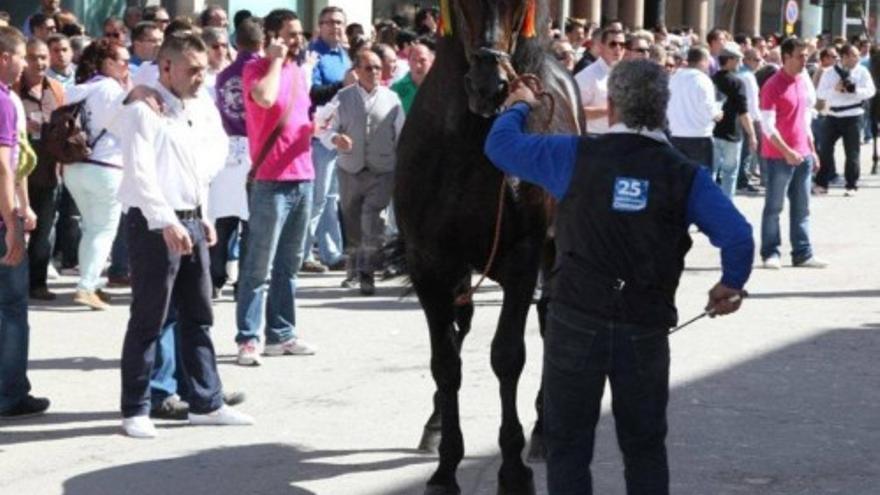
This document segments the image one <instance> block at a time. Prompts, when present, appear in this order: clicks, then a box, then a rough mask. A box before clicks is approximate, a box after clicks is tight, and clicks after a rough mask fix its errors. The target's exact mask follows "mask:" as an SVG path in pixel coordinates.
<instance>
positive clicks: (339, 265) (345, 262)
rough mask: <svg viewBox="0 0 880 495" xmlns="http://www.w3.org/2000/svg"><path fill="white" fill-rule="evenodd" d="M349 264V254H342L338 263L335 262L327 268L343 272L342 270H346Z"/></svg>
mask: <svg viewBox="0 0 880 495" xmlns="http://www.w3.org/2000/svg"><path fill="white" fill-rule="evenodd" d="M347 265H348V256H341V257H340V258H339V261H337V262H336V263H333V264H332V265H329V266H328V267H327V268H328V269H329V270H330V271H331V272H342V271H345V267H346V266H347Z"/></svg>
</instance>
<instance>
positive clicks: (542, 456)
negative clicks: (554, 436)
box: [526, 432, 547, 463]
mask: <svg viewBox="0 0 880 495" xmlns="http://www.w3.org/2000/svg"><path fill="white" fill-rule="evenodd" d="M526 459H527V460H528V461H529V462H533V463H534V462H539V463H540V462H545V461H546V460H547V446H546V445H544V435H542V434H541V433H538V432H532V441H531V442H530V443H529V455H528V456H527V457H526Z"/></svg>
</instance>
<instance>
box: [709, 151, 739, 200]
mask: <svg viewBox="0 0 880 495" xmlns="http://www.w3.org/2000/svg"><path fill="white" fill-rule="evenodd" d="M741 147H742V141H728V140H726V139H720V138H715V150H714V153H713V155H714V159H713V160H714V163H713V164H712V175H713V176H716V175H718V174H721V191H722V192H724V195H725V196H727V197H728V198H732V197H733V193H734V192H736V175H737V173H738V172H739V158H740V156H739V150H740V148H741Z"/></svg>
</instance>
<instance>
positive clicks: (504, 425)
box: [492, 248, 538, 495]
mask: <svg viewBox="0 0 880 495" xmlns="http://www.w3.org/2000/svg"><path fill="white" fill-rule="evenodd" d="M529 250H530V248H522V249H517V250H515V251H511V252H510V254H509V255H508V256H507V257H506V258H507V259H508V260H510V261H511V262H510V263H508V264H507V266H506V267H504V268H506V270H505V273H504V276H503V278H504V303H503V305H502V308H501V317H500V319H499V321H498V329H497V330H496V332H495V338H494V339H493V340H492V370H493V371H494V372H495V375H496V376H497V377H498V382H499V387H500V392H501V429H500V431H499V435H498V443H499V445H500V447H501V456H502V463H501V469H500V470H499V471H498V493H499V494H504V495H533V494H534V493H535V485H534V481H533V479H532V470H531V469H529V468H528V467H526V465H525V464H524V463H523V460H522V450H523V448H524V447H525V436H524V435H523V428H522V424H521V423H520V420H519V415H518V413H517V408H516V395H517V387H518V386H519V378H520V376H521V375H522V370H523V367H524V366H525V360H526V348H525V341H524V333H525V326H526V317H527V316H528V312H529V306H530V305H531V302H532V295H533V292H534V290H535V282H536V279H537V272H538V263H537V259H535V260H534V262H530V258H532V257H530V256H523V254H524V252H528V251H529Z"/></svg>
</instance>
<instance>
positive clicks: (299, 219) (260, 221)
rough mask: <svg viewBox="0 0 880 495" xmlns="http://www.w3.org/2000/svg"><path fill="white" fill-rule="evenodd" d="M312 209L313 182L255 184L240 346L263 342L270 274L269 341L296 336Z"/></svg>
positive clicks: (241, 284) (240, 302)
mask: <svg viewBox="0 0 880 495" xmlns="http://www.w3.org/2000/svg"><path fill="white" fill-rule="evenodd" d="M311 207H312V183H311V182H275V181H256V182H254V184H253V187H252V188H251V195H250V220H249V221H248V238H247V250H246V251H245V253H244V258H243V259H242V260H240V263H241V268H240V269H239V277H238V298H237V305H236V320H237V325H238V335H236V337H235V341H236V342H238V343H239V344H241V343H244V342H248V341H251V340H259V331H260V327H261V326H262V324H263V321H262V320H263V298H264V295H265V293H266V286H267V283H266V281H267V278H268V279H269V283H268V286H269V296H268V298H267V301H266V343H267V344H278V343H281V342H286V341H288V340H290V339H292V338H295V337H296V334H295V332H296V274H297V272H298V271H299V267H300V265H302V261H303V248H304V246H305V240H306V232H307V230H308V222H309V213H310V211H311ZM270 268H271V275H270V273H269V271H270Z"/></svg>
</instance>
